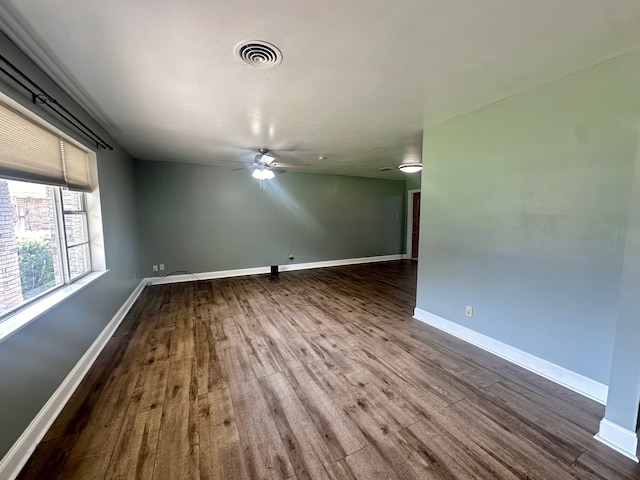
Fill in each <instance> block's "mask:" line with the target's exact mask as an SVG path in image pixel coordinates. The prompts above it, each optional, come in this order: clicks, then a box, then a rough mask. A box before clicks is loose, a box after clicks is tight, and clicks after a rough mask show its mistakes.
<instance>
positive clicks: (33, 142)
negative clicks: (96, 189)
mask: <svg viewBox="0 0 640 480" xmlns="http://www.w3.org/2000/svg"><path fill="white" fill-rule="evenodd" d="M0 177H5V178H11V179H14V180H23V181H28V182H37V183H46V184H48V185H59V186H63V187H68V188H69V189H72V190H80V191H86V192H89V191H91V182H90V180H89V159H88V156H87V152H86V151H84V150H82V149H81V148H78V147H77V146H75V145H73V144H72V143H70V142H68V141H67V140H65V139H63V138H61V137H60V136H58V135H56V134H55V133H53V132H51V131H49V130H47V129H46V128H44V127H43V126H41V125H38V124H37V123H35V122H33V121H32V120H30V119H28V118H26V117H25V116H23V115H21V114H20V113H18V112H16V111H15V110H13V109H12V108H10V107H9V106H7V105H4V104H3V103H0Z"/></svg>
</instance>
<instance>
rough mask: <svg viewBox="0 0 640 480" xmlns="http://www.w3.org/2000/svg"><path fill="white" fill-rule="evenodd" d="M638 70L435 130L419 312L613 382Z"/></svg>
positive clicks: (427, 157)
mask: <svg viewBox="0 0 640 480" xmlns="http://www.w3.org/2000/svg"><path fill="white" fill-rule="evenodd" d="M639 64H640V62H639V61H638V55H628V56H625V57H621V58H617V59H614V60H611V61H609V62H606V63H604V64H600V65H598V66H595V67H591V68H589V69H586V70H583V71H581V72H579V73H576V74H574V75H572V76H569V77H566V78H564V79H561V80H558V81H556V82H553V83H550V84H547V85H545V86H542V87H540V88H537V89H535V90H532V91H530V92H528V93H525V94H522V95H519V96H517V97H515V98H512V99H509V100H506V101H503V102H500V103H497V104H494V105H491V106H488V107H485V108H483V109H480V110H477V111H475V112H472V113H469V114H467V115H463V116H461V117H458V118H455V119H453V120H450V121H448V122H446V123H444V124H441V125H439V126H436V127H433V128H428V129H426V130H425V132H424V139H423V140H424V141H423V146H424V147H423V162H424V165H425V168H424V170H423V175H422V199H423V207H422V217H421V237H420V263H419V275H418V292H417V306H418V307H419V308H421V309H423V310H426V311H429V312H431V313H434V314H436V315H439V316H441V317H444V318H446V319H448V320H451V321H454V322H456V323H459V324H461V325H463V326H466V327H468V328H471V329H473V330H476V331H479V332H481V333H483V334H486V335H489V336H491V337H493V338H495V339H498V340H500V341H502V342H505V343H507V344H509V345H512V346H515V347H517V348H520V349H522V350H524V351H527V352H529V353H532V354H534V355H537V356H539V357H542V358H544V359H547V360H549V361H551V362H553V363H556V364H558V365H561V366H564V367H566V368H568V369H570V370H573V371H575V372H578V373H581V374H583V375H585V376H587V377H590V378H592V379H595V380H597V381H600V382H603V383H605V384H606V383H608V381H609V372H610V366H611V358H612V352H613V340H614V335H615V327H616V322H617V318H618V297H619V287H620V279H621V273H622V259H623V253H624V248H625V241H626V238H627V237H626V236H627V214H628V210H629V205H630V201H631V187H632V181H631V179H632V173H633V165H634V160H635V157H636V152H637V148H638V130H637V128H638V123H639V120H640V113H639V112H640V106H639V103H640V88H638V79H639V78H640V76H639V75H638V73H639V69H638V65H639ZM465 305H472V306H473V308H474V314H473V317H472V318H468V317H465V315H464V309H465ZM634 342H635V345H637V343H638V342H637V339H635V341H634Z"/></svg>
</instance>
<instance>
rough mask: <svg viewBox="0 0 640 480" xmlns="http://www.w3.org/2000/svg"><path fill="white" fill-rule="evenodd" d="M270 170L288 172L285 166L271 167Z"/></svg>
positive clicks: (279, 172)
mask: <svg viewBox="0 0 640 480" xmlns="http://www.w3.org/2000/svg"><path fill="white" fill-rule="evenodd" d="M270 170H271V171H272V172H274V173H277V174H281V173H287V171H286V170H285V169H284V168H280V167H271V169H270Z"/></svg>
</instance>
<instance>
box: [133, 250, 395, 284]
mask: <svg viewBox="0 0 640 480" xmlns="http://www.w3.org/2000/svg"><path fill="white" fill-rule="evenodd" d="M405 258H406V255H405V254H404V253H399V254H396V255H381V256H377V257H359V258H343V259H339V260H327V261H323V262H309V263H292V264H288V265H279V270H280V271H281V272H292V271H294V270H307V269H310V268H326V267H337V266H341V265H357V264H359V263H374V262H388V261H391V260H403V259H405ZM270 271H271V267H255V268H239V269H236V270H218V271H215V272H201V273H188V274H185V275H171V276H169V277H149V278H145V279H144V281H145V282H147V283H150V284H152V285H164V284H167V283H179V282H193V281H194V280H212V279H214V278H230V277H243V276H245V275H261V274H265V273H269V272H270Z"/></svg>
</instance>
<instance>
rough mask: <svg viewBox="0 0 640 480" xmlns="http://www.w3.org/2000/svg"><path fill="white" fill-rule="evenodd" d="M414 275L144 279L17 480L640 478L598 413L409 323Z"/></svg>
mask: <svg viewBox="0 0 640 480" xmlns="http://www.w3.org/2000/svg"><path fill="white" fill-rule="evenodd" d="M415 281H416V264H415V263H414V262H411V261H397V262H386V263H380V264H367V265H358V266H348V267H335V268H327V269H317V270H307V271H298V272H287V273H281V275H280V277H279V278H277V279H271V278H269V277H268V276H254V277H241V278H233V279H221V280H212V281H199V282H191V283H181V284H173V285H165V286H154V287H147V288H146V289H145V290H144V292H143V293H142V295H141V297H140V298H139V300H138V301H137V302H136V304H135V305H134V307H133V308H132V309H131V311H130V312H129V314H128V315H127V317H126V318H125V320H124V321H123V323H122V324H121V326H120V328H119V329H118V331H117V332H116V334H115V335H114V337H113V338H112V339H111V340H110V342H109V344H108V345H107V347H106V348H105V350H104V351H103V353H102V354H101V355H100V357H99V359H98V360H97V362H96V363H95V365H94V366H93V367H92V369H91V371H90V372H89V374H88V375H87V377H86V378H85V380H84V381H83V382H82V384H81V385H80V387H79V388H78V390H77V391H76V392H75V394H74V395H73V397H72V398H71V400H70V402H69V403H68V404H67V405H66V407H65V408H64V410H63V411H62V413H61V414H60V416H59V418H58V419H57V420H56V422H55V423H54V424H53V425H52V427H51V429H50V430H49V432H48V433H47V435H46V436H45V438H44V439H43V441H42V442H41V443H40V445H39V446H38V448H37V449H36V451H35V453H34V454H33V456H32V457H31V459H30V460H29V462H28V464H27V465H26V466H25V468H24V469H23V471H22V473H21V474H20V476H19V478H20V479H21V480H27V479H38V480H40V479H47V480H49V479H51V480H55V479H82V480H86V479H170V480H174V479H212V480H213V479H225V480H227V479H232V480H235V479H239V480H242V479H298V480H302V479H365V480H373V479H552V480H562V479H569V478H579V479H586V480H594V479H639V478H640V467H638V466H637V465H636V464H635V463H633V462H632V461H630V460H628V459H626V458H625V457H623V456H621V455H619V454H617V453H615V452H613V451H611V450H610V449H608V448H607V447H604V446H603V445H601V444H599V443H598V442H596V441H595V440H594V439H593V438H592V437H593V434H594V433H596V431H597V429H598V423H599V421H600V419H601V418H602V415H603V413H604V409H603V407H602V406H601V405H598V404H597V403H595V402H592V401H590V400H588V399H585V398H584V397H581V396H580V395H577V394H575V393H573V392H570V391H568V390H566V389H564V388H562V387H560V386H558V385H556V384H554V383H551V382H549V381H547V380H545V379H543V378H540V377H538V376H536V375H534V374H532V373H530V372H528V371H526V370H523V369H521V368H519V367H517V366H515V365H513V364H510V363H508V362H506V361H503V360H501V359H499V358H497V357H495V356H493V355H490V354H488V353H486V352H483V351H481V350H479V349H477V348H475V347H473V346H471V345H469V344H466V343H464V342H462V341H460V340H458V339H456V338H454V337H451V336H449V335H446V334H444V333H441V332H439V331H437V330H435V329H433V328H431V327H428V326H426V325H424V324H421V323H419V322H417V321H415V320H413V319H412V312H413V308H414V305H415Z"/></svg>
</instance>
